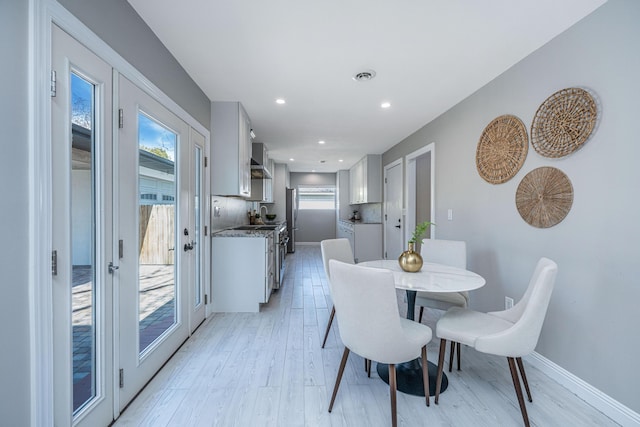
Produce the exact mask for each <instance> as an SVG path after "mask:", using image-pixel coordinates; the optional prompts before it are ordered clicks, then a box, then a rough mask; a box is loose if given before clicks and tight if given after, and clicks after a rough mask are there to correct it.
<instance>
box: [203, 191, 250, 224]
mask: <svg viewBox="0 0 640 427" xmlns="http://www.w3.org/2000/svg"><path fill="white" fill-rule="evenodd" d="M250 206H251V204H250V202H247V201H246V200H242V199H236V198H234V197H223V196H211V231H212V232H214V231H217V230H222V229H224V228H228V227H233V226H234V225H242V224H248V223H249V218H248V217H247V212H248V211H249V209H250Z"/></svg>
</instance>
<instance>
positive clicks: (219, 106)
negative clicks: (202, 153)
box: [211, 102, 251, 197]
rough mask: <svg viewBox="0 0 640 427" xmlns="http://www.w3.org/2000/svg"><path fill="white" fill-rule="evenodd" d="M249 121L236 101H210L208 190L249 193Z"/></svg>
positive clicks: (226, 194)
mask: <svg viewBox="0 0 640 427" xmlns="http://www.w3.org/2000/svg"><path fill="white" fill-rule="evenodd" d="M250 131H251V121H250V120H249V116H248V115H247V112H246V111H245V110H244V107H242V104H240V103H239V102H212V103H211V193H212V194H216V195H220V196H241V197H249V196H250V195H251V135H250Z"/></svg>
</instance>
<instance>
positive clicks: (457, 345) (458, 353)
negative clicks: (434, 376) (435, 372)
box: [456, 342, 460, 371]
mask: <svg viewBox="0 0 640 427" xmlns="http://www.w3.org/2000/svg"><path fill="white" fill-rule="evenodd" d="M456 347H457V349H458V352H457V353H456V354H457V355H458V371H459V370H460V343H459V342H457V343H456Z"/></svg>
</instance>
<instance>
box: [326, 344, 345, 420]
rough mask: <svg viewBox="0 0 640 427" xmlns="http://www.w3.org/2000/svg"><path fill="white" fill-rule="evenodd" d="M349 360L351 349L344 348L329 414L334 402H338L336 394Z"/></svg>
mask: <svg viewBox="0 0 640 427" xmlns="http://www.w3.org/2000/svg"><path fill="white" fill-rule="evenodd" d="M348 358H349V349H348V348H347V347H345V348H344V353H342V360H341V361H340V369H338V377H337V378H336V385H335V386H334V387H333V395H331V403H329V412H331V410H332V409H333V402H334V401H335V400H336V394H338V387H339V386H340V381H341V380H342V374H343V373H344V367H345V366H346V365H347V359H348Z"/></svg>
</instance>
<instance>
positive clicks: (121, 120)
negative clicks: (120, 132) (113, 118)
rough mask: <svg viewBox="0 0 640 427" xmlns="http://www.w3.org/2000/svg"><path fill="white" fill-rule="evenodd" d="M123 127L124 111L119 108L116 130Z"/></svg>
mask: <svg viewBox="0 0 640 427" xmlns="http://www.w3.org/2000/svg"><path fill="white" fill-rule="evenodd" d="M123 127H124V110H123V109H122V108H121V109H119V110H118V129H122V128H123Z"/></svg>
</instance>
